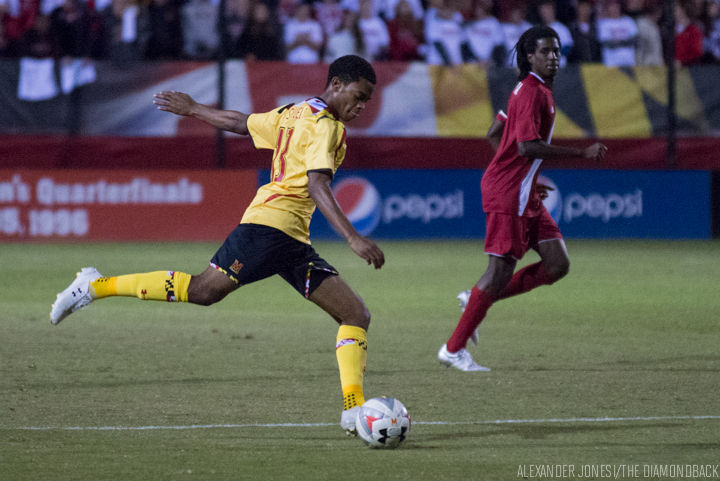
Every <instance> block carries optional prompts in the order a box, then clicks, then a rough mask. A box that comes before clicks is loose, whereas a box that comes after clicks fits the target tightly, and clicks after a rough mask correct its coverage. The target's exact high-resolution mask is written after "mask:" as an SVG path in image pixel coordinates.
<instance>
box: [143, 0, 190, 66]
mask: <svg viewBox="0 0 720 481" xmlns="http://www.w3.org/2000/svg"><path fill="white" fill-rule="evenodd" d="M148 22H149V27H148V28H149V29H150V32H149V39H148V44H147V49H146V53H145V56H146V57H147V58H149V59H152V60H156V59H165V60H170V59H178V58H180V56H181V55H182V48H183V37H182V35H183V32H182V30H183V29H182V19H181V16H180V1H179V0H152V1H151V2H150V5H148Z"/></svg>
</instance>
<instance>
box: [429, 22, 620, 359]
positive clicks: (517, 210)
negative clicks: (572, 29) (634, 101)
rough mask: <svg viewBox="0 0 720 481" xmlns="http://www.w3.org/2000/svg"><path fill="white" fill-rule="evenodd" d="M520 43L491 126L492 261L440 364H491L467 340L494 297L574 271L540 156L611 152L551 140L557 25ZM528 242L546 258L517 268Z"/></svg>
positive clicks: (486, 197)
mask: <svg viewBox="0 0 720 481" xmlns="http://www.w3.org/2000/svg"><path fill="white" fill-rule="evenodd" d="M515 48H516V50H517V62H518V68H519V69H520V75H519V77H518V78H519V82H518V84H517V85H516V86H515V89H513V91H512V93H511V95H510V98H509V100H508V106H507V119H506V121H505V125H504V128H501V127H502V124H501V123H500V122H501V120H502V119H501V117H498V118H496V120H495V122H493V125H492V126H491V127H490V130H489V132H488V136H489V140H490V141H491V143H493V140H494V139H495V140H496V137H495V136H497V135H498V134H499V132H502V137H501V138H500V142H499V145H498V147H497V152H496V153H495V156H494V157H493V159H492V162H491V163H490V165H489V167H488V168H487V170H486V171H485V174H484V175H483V178H482V183H481V189H482V202H483V211H484V212H485V214H486V231H487V232H486V237H485V252H486V253H487V254H488V267H487V270H486V271H485V273H484V274H483V276H482V277H481V278H480V280H479V281H478V282H477V284H475V286H474V287H473V289H472V291H471V293H470V297H469V299H468V302H467V306H466V307H465V310H464V312H463V314H462V316H461V317H460V321H459V322H458V324H457V327H456V328H455V331H454V332H453V333H452V335H451V336H450V339H449V340H448V341H447V343H446V344H444V345H443V346H442V347H441V348H440V351H439V352H438V359H439V360H440V362H441V363H442V364H444V365H446V366H448V367H449V366H452V367H455V368H457V369H460V370H461V371H488V370H489V369H488V368H486V367H483V366H480V365H478V364H477V363H476V362H475V361H474V360H473V358H472V356H471V355H470V353H469V352H468V351H467V350H466V349H465V345H466V344H467V341H468V339H470V338H471V337H472V336H473V334H474V332H475V330H476V329H477V327H478V326H479V325H480V323H481V322H482V320H483V319H484V318H485V315H486V313H487V311H488V309H489V308H490V306H491V305H492V304H493V303H494V302H495V301H498V300H500V299H505V298H507V297H511V296H514V295H517V294H522V293H523V292H527V291H529V290H531V289H534V288H535V287H538V286H542V285H545V284H552V283H554V282H555V281H557V280H558V279H560V278H562V277H563V276H565V274H567V272H568V268H569V266H570V261H569V259H568V254H567V250H566V248H565V242H564V241H563V238H562V234H561V233H560V229H559V228H558V226H557V224H556V223H555V221H554V220H553V219H552V217H551V216H550V214H549V213H548V211H547V210H546V209H545V207H544V206H543V204H542V201H541V189H539V188H538V187H537V186H536V180H537V174H538V169H539V168H540V164H541V163H542V160H543V159H565V158H572V157H582V158H586V159H592V160H596V161H597V160H601V159H603V158H604V156H605V152H606V151H607V147H606V146H605V145H603V144H601V143H594V144H592V145H590V146H588V147H586V148H583V149H580V148H574V147H562V146H555V145H550V138H551V137H552V131H553V125H554V122H555V104H554V101H553V95H552V86H553V80H554V79H555V75H556V74H557V72H558V69H559V67H560V48H561V45H560V39H559V37H558V34H557V33H556V32H555V30H553V29H552V28H550V27H546V26H536V27H532V28H530V29H528V30H527V31H525V33H523V35H522V36H521V37H520V39H519V40H518V43H517V45H516V46H515ZM530 248H533V249H535V250H536V251H537V252H538V253H539V254H540V262H537V263H535V264H532V265H529V266H527V267H525V268H523V269H521V270H519V271H518V272H514V271H515V266H516V264H517V261H518V260H520V259H521V258H522V257H523V255H524V254H525V253H526V252H527V251H528V250H529V249H530ZM513 273H514V274H513Z"/></svg>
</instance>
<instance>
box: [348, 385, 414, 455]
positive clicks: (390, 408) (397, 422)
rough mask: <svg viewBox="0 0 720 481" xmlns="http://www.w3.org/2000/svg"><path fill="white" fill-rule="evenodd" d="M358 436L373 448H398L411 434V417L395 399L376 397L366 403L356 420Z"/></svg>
mask: <svg viewBox="0 0 720 481" xmlns="http://www.w3.org/2000/svg"><path fill="white" fill-rule="evenodd" d="M355 428H356V429H357V433H358V436H360V438H362V440H363V441H365V443H366V444H367V445H369V446H371V447H373V448H390V449H392V448H396V447H398V446H399V445H400V444H401V443H402V442H403V441H405V438H406V437H407V436H408V434H410V415H409V414H408V411H407V409H406V408H405V406H404V405H403V403H401V402H400V401H398V400H397V399H395V398H391V397H386V396H383V397H375V398H372V399H369V400H368V401H366V402H365V404H363V405H362V406H360V409H359V410H358V414H357V417H356V418H355Z"/></svg>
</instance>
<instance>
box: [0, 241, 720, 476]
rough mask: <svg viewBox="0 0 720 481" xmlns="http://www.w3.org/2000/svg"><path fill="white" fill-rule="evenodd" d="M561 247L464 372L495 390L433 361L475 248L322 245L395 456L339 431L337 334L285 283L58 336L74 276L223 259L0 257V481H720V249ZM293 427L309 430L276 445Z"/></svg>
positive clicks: (22, 248) (124, 315)
mask: <svg viewBox="0 0 720 481" xmlns="http://www.w3.org/2000/svg"><path fill="white" fill-rule="evenodd" d="M568 244H569V245H568V248H569V251H570V256H571V260H572V266H571V272H570V274H569V276H568V277H566V278H565V279H563V280H561V281H560V282H559V283H557V284H556V285H554V286H551V287H543V288H540V289H537V290H535V291H533V292H531V293H528V294H525V295H523V296H519V297H516V298H513V299H510V300H507V301H503V302H501V303H498V304H496V305H495V306H493V308H492V309H491V310H490V313H489V316H488V318H487V319H486V321H485V322H484V323H483V325H482V326H481V328H480V337H481V340H480V345H479V346H478V347H471V352H472V353H473V354H474V356H475V358H476V360H478V362H480V363H481V364H484V365H487V366H490V367H491V368H492V369H493V370H492V372H490V373H463V372H460V371H456V370H448V369H445V368H443V367H441V366H440V365H439V364H438V362H437V359H436V353H437V349H438V348H439V347H440V345H441V344H442V343H443V342H445V340H446V339H447V337H448V336H449V334H450V332H451V331H452V329H453V328H454V326H455V323H456V322H457V319H458V317H459V308H458V307H457V304H456V300H455V295H456V294H457V293H458V291H460V290H462V289H465V288H468V287H469V286H470V285H472V284H473V283H474V282H475V281H476V280H477V278H478V277H479V275H480V274H481V273H482V271H483V270H484V268H485V264H486V259H485V256H484V255H483V254H482V243H481V242H450V241H448V242H381V243H380V245H381V247H382V248H383V249H384V250H385V253H386V258H387V264H386V266H385V267H384V268H383V269H382V270H380V271H373V270H372V269H370V268H368V267H367V266H365V265H364V263H363V262H362V261H361V260H360V259H358V258H356V257H354V256H353V255H352V253H351V252H350V250H349V249H348V248H347V247H346V246H345V245H344V244H340V243H316V248H317V250H318V252H319V253H320V254H321V255H322V256H323V257H325V258H326V259H327V260H328V261H330V262H331V263H333V264H334V265H335V266H336V267H337V268H338V269H340V271H341V273H342V274H343V276H344V277H345V278H346V279H347V280H348V281H349V282H350V284H351V285H353V286H354V287H355V288H356V290H357V291H358V292H359V293H360V294H361V295H362V296H363V297H364V298H365V301H366V303H367V304H368V306H369V307H370V310H371V312H372V313H373V322H372V326H371V329H370V333H369V355H368V366H367V376H366V383H365V390H366V396H368V397H371V396H375V395H381V394H387V395H392V396H394V397H397V398H399V399H400V400H402V401H403V402H404V403H405V405H406V406H407V407H408V409H409V411H410V413H411V415H412V418H413V423H414V424H413V429H412V433H411V435H410V437H409V438H408V440H407V442H406V443H405V444H404V445H403V446H402V447H401V448H400V449H397V450H395V451H382V450H372V449H368V448H366V447H365V446H364V445H363V444H362V443H361V441H359V440H358V439H357V438H346V437H345V436H344V434H343V433H342V431H341V430H340V428H339V425H338V422H339V414H340V411H339V410H340V407H341V394H340V387H339V381H338V374H337V369H336V361H335V354H334V343H335V335H336V332H337V329H336V326H335V324H334V323H333V322H332V321H331V320H330V318H329V317H327V316H326V315H325V314H324V313H323V312H321V311H320V310H319V309H318V308H316V307H315V306H314V305H312V304H311V303H308V302H307V301H305V300H303V299H302V298H301V297H300V296H299V295H297V294H296V293H295V292H294V291H293V290H292V289H291V288H290V287H289V286H287V285H285V284H284V282H283V281H282V280H279V279H269V280H266V281H263V282H260V283H257V284H254V285H251V286H246V287H243V288H241V289H240V290H239V291H237V292H236V293H234V294H233V295H232V296H230V297H229V298H228V299H226V300H225V301H223V302H221V303H219V304H217V305H215V306H212V307H209V308H202V307H198V306H193V305H175V304H172V305H171V304H166V303H159V302H142V301H140V300H137V299H128V298H114V299H107V300H103V301H99V302H96V303H94V304H93V305H91V306H90V307H89V308H87V309H85V310H83V311H80V312H78V313H76V314H73V315H72V316H71V317H70V318H68V319H67V320H65V321H64V322H63V323H62V324H61V325H59V326H57V327H53V326H51V325H50V323H49V321H48V312H49V308H50V304H51V303H52V302H53V300H54V298H55V294H56V293H57V292H58V291H60V290H61V289H63V288H65V287H66V285H67V284H68V283H69V282H70V281H71V280H72V279H73V276H74V274H75V271H76V270H77V269H78V268H80V267H83V266H85V265H95V266H97V267H98V268H99V269H100V271H101V272H103V273H104V274H107V275H112V274H120V273H128V272H137V271H148V270H158V269H167V268H171V269H176V270H183V271H187V272H191V273H197V272H199V271H201V270H202V269H204V268H205V266H206V262H207V260H208V259H209V257H210V256H211V255H212V253H213V252H214V249H215V247H216V246H215V245H214V244H213V245H210V244H164V245H160V244H97V245H3V246H2V248H0V275H1V278H0V306H1V307H2V312H1V313H0V372H1V373H2V374H1V376H0V479H1V480H3V481H15V480H33V481H37V480H53V481H61V480H274V479H282V480H285V479H295V480H325V479H327V480H341V479H350V480H370V479H372V480H386V479H403V480H433V481H437V480H460V479H472V480H505V479H508V480H510V479H522V478H523V476H524V477H527V478H528V479H556V477H549V476H539V474H543V473H538V471H537V469H538V467H539V466H546V465H565V469H566V471H565V472H564V473H565V474H566V475H569V474H573V476H566V477H565V478H564V479H568V478H573V479H576V478H579V477H580V476H581V475H583V474H584V475H585V478H584V479H606V478H608V477H609V476H606V475H607V474H608V472H607V471H606V470H607V469H612V470H614V476H612V478H613V479H638V478H640V479H643V478H645V479H650V478H652V479H675V478H676V477H677V476H670V474H671V472H670V471H662V469H667V467H668V465H694V466H697V465H706V466H707V465H711V466H715V467H716V469H717V466H718V464H720V457H718V453H719V452H720V387H719V381H720V349H719V348H718V346H720V329H719V327H720V326H719V322H718V321H719V320H720V292H719V291H718V287H720V243H718V242H685V241H682V242H681V241H677V242H660V241H642V242H641V241H623V242H607V241H605V242H603V241H592V242H591V241H577V240H570V241H569V243H568ZM535 260H536V256H535V255H534V254H530V255H528V257H527V258H526V260H525V261H526V262H534V261H535ZM703 416H708V417H703ZM603 418H614V419H608V420H605V419H603ZM618 418H619V419H618ZM282 423H294V424H297V426H294V427H287V426H285V427H283V426H272V425H273V424H282ZM302 424H307V425H305V426H303V425H302ZM648 466H650V468H648ZM663 467H665V468H663ZM571 469H572V470H573V471H572V472H571V471H570V470H571ZM601 469H604V470H605V471H601ZM620 469H625V471H617V470H620ZM634 469H637V471H634ZM583 470H588V471H583ZM593 470H594V472H593ZM623 473H625V474H623ZM673 473H675V474H677V471H673ZM545 474H547V473H545ZM635 474H637V476H635ZM708 474H712V471H710V472H709V473H708ZM652 475H654V476H652ZM558 478H559V477H558Z"/></svg>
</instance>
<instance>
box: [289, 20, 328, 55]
mask: <svg viewBox="0 0 720 481" xmlns="http://www.w3.org/2000/svg"><path fill="white" fill-rule="evenodd" d="M303 34H306V35H308V36H309V37H310V39H311V40H312V41H313V42H315V43H317V44H321V43H322V41H323V31H322V27H321V26H320V23H318V22H317V21H315V20H312V19H310V20H306V21H304V22H299V21H298V20H296V19H294V18H291V19H289V20H288V22H287V23H286V24H285V45H288V46H290V45H292V44H293V42H295V39H296V38H297V37H298V36H299V35H303ZM286 60H287V61H288V62H290V63H317V62H319V61H320V52H319V51H318V49H314V48H310V47H309V46H307V45H300V46H298V47H295V48H294V49H292V50H290V51H288V52H287V58H286Z"/></svg>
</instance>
